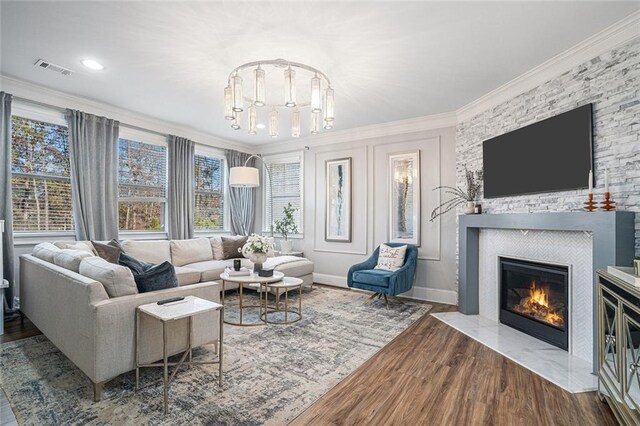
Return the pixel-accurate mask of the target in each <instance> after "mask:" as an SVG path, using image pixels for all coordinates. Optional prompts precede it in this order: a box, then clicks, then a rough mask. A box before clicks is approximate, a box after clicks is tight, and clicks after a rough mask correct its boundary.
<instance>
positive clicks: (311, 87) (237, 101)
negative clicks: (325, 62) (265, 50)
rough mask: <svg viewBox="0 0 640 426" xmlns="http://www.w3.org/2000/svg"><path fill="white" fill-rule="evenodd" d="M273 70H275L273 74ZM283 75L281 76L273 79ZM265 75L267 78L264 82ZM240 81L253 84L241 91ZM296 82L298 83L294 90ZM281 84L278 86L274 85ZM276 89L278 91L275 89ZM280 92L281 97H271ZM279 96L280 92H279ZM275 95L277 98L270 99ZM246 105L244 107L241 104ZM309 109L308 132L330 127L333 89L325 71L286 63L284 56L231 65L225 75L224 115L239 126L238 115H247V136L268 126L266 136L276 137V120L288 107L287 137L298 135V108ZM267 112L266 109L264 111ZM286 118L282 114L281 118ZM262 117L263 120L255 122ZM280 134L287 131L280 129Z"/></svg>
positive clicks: (299, 120)
mask: <svg viewBox="0 0 640 426" xmlns="http://www.w3.org/2000/svg"><path fill="white" fill-rule="evenodd" d="M274 71H275V73H274ZM281 72H282V73H283V74H284V79H282V78H281V77H280V78H277V77H278V76H282V75H283V74H280V73H281ZM267 76H271V77H269V78H270V79H271V78H272V77H273V76H275V77H276V78H275V79H273V81H272V80H269V81H268V82H267ZM243 81H249V82H252V83H253V87H251V88H245V89H246V90H243ZM296 82H300V83H301V84H302V85H301V86H300V88H299V89H298V88H297V86H296ZM267 83H269V93H271V95H270V98H269V99H270V102H267V97H266V91H267ZM280 85H282V89H280V88H279V87H277V86H280ZM276 89H278V90H276ZM278 92H279V93H282V94H283V97H282V98H280V97H279V96H274V95H273V94H274V93H278ZM281 96H282V95H281ZM274 98H279V99H274ZM245 106H246V107H245ZM265 106H266V107H268V109H267V110H266V111H265V113H264V114H263V113H260V114H258V108H261V107H265ZM307 107H308V108H309V109H308V110H307V111H309V113H310V115H309V116H307V115H305V124H304V125H305V128H307V124H306V117H310V122H309V127H308V128H309V129H310V132H311V134H314V135H315V134H318V133H319V132H320V131H321V130H322V129H331V128H333V123H334V91H333V89H332V87H331V82H330V80H329V78H328V77H327V75H326V74H324V73H323V72H322V71H320V70H318V69H317V68H314V67H311V66H309V65H305V64H301V63H297V62H290V61H286V60H284V59H272V60H263V61H255V62H248V63H246V64H243V65H240V66H239V67H237V68H235V69H234V70H233V71H231V73H230V74H229V79H228V84H227V85H226V87H225V88H224V118H225V119H226V120H229V121H230V122H231V127H232V128H233V129H235V130H238V129H240V121H241V118H242V114H245V113H246V114H247V117H246V118H242V121H243V122H244V120H247V122H246V125H245V128H246V129H247V130H248V133H249V134H251V135H255V134H258V131H261V129H264V128H266V126H269V127H268V132H269V136H271V137H272V138H276V137H278V136H280V129H279V124H280V123H279V120H280V119H281V118H282V117H281V113H282V112H283V111H286V110H289V111H290V112H288V113H287V116H289V114H290V124H291V128H290V130H291V136H292V137H294V138H298V137H300V136H301V127H302V123H301V111H302V110H304V109H306V108H307ZM267 111H268V112H267ZM285 119H286V117H285ZM259 120H265V121H259ZM283 133H285V134H286V133H288V132H287V131H284V132H283Z"/></svg>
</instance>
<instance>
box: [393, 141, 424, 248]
mask: <svg viewBox="0 0 640 426" xmlns="http://www.w3.org/2000/svg"><path fill="white" fill-rule="evenodd" d="M388 160H389V161H388V167H387V171H388V197H389V198H388V200H389V242H392V243H405V244H413V245H415V246H418V247H420V237H421V235H420V223H421V211H420V202H421V201H420V150H416V151H411V152H403V153H395V154H389V159H388Z"/></svg>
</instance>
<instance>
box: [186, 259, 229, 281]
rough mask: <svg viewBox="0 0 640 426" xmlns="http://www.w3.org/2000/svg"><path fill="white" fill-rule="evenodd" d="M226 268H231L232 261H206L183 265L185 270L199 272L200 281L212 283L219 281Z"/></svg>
mask: <svg viewBox="0 0 640 426" xmlns="http://www.w3.org/2000/svg"><path fill="white" fill-rule="evenodd" d="M227 266H233V261H224V260H207V261H205V262H196V263H190V264H188V265H185V267H186V268H189V269H192V270H196V271H198V272H200V274H201V275H200V281H202V282H204V281H214V280H218V279H220V274H221V273H223V272H224V269H225V268H226V267H227Z"/></svg>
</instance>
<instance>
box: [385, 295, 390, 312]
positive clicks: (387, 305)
mask: <svg viewBox="0 0 640 426" xmlns="http://www.w3.org/2000/svg"><path fill="white" fill-rule="evenodd" d="M384 306H385V307H386V308H387V311H388V310H389V300H387V295H386V294H385V295H384Z"/></svg>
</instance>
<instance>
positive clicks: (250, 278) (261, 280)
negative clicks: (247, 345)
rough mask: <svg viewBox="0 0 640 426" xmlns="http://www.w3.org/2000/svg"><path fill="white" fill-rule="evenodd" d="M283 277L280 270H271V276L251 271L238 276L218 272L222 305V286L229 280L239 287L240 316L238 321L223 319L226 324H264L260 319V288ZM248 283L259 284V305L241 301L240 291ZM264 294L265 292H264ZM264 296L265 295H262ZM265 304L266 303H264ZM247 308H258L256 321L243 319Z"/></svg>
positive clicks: (248, 325)
mask: <svg viewBox="0 0 640 426" xmlns="http://www.w3.org/2000/svg"><path fill="white" fill-rule="evenodd" d="M283 278H284V274H283V273H282V272H278V271H273V276H272V277H261V276H259V275H258V274H256V273H254V272H253V271H252V272H251V274H249V275H240V276H233V275H231V276H230V275H229V274H228V273H227V272H223V273H222V274H220V280H221V281H222V296H221V302H220V303H222V304H223V305H224V286H225V283H227V282H230V283H236V284H238V285H239V286H240V287H239V292H240V298H239V301H238V308H239V310H240V318H239V321H237V322H234V321H228V320H226V319H225V320H224V322H225V323H226V324H230V325H240V326H243V327H251V326H256V325H264V324H266V323H265V322H264V320H263V319H262V307H263V306H262V297H263V296H262V293H263V291H262V289H263V285H265V284H269V283H275V282H278V281H282V279H283ZM250 284H254V285H255V284H258V285H259V286H260V288H259V292H260V305H244V303H243V296H242V293H243V291H244V286H248V285H250ZM265 294H266V293H265ZM264 297H265V298H266V295H265V296H264ZM265 306H266V303H265ZM247 308H258V309H259V314H258V319H259V320H258V321H257V322H246V321H243V311H244V309H247Z"/></svg>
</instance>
